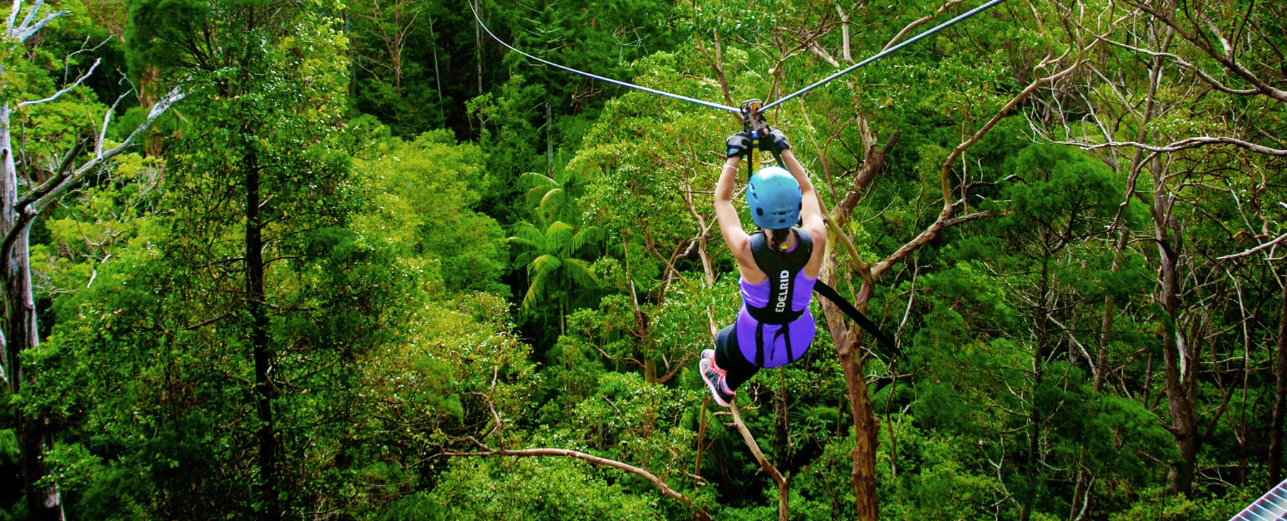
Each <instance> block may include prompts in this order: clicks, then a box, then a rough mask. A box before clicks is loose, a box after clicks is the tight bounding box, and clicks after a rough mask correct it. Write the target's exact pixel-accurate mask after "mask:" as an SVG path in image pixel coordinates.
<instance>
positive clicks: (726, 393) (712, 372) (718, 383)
mask: <svg viewBox="0 0 1287 521" xmlns="http://www.w3.org/2000/svg"><path fill="white" fill-rule="evenodd" d="M697 365H698V367H699V368H701V372H702V381H704V382H706V387H708V388H709V389H710V390H711V396H712V397H714V398H715V403H717V404H719V406H720V407H730V406H732V405H733V400H734V399H736V398H737V393H735V392H733V390H732V389H729V388H728V382H727V381H725V372H724V370H723V369H720V368H719V367H716V365H715V351H713V350H710V349H707V350H705V351H702V360H701V362H699V363H698V364H697Z"/></svg>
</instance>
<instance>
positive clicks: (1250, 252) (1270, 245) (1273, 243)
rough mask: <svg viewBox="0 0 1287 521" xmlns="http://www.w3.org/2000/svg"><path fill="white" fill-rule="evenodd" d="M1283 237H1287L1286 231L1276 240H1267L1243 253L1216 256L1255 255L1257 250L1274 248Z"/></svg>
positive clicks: (1236, 256)
mask: <svg viewBox="0 0 1287 521" xmlns="http://www.w3.org/2000/svg"><path fill="white" fill-rule="evenodd" d="M1283 239H1287V233H1284V234H1282V235H1279V236H1278V238H1276V239H1274V240H1272V241H1269V242H1266V243H1264V244H1261V245H1260V246H1256V247H1255V248H1252V249H1250V250H1247V251H1244V252H1242V253H1234V254H1230V255H1225V256H1224V257H1216V260H1229V259H1237V258H1241V257H1246V256H1248V255H1254V254H1256V253H1257V252H1260V251H1264V250H1265V249H1267V248H1272V247H1273V246H1274V245H1275V244H1278V243H1280V242H1282V240H1283Z"/></svg>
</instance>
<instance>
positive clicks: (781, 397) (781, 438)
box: [773, 367, 791, 474]
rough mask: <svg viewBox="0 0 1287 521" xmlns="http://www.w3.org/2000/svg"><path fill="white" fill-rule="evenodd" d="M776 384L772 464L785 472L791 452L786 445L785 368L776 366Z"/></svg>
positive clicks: (787, 438)
mask: <svg viewBox="0 0 1287 521" xmlns="http://www.w3.org/2000/svg"><path fill="white" fill-rule="evenodd" d="M778 384H779V385H778V390H777V391H776V392H774V393H773V466H774V467H777V468H778V470H779V471H781V472H782V473H783V474H786V472H787V470H788V467H789V466H788V465H787V463H788V460H789V459H790V458H791V452H790V450H789V447H788V440H789V437H788V431H787V404H786V369H785V368H781V367H779V368H778Z"/></svg>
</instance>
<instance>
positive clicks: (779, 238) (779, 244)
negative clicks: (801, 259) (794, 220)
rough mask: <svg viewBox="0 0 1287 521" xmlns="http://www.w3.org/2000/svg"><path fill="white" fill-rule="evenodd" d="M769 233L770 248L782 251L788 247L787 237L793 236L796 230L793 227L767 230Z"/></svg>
mask: <svg viewBox="0 0 1287 521" xmlns="http://www.w3.org/2000/svg"><path fill="white" fill-rule="evenodd" d="M765 231H766V232H768V234H769V249H771V250H773V251H776V252H781V251H782V250H784V249H786V242H787V238H789V237H791V234H792V233H793V232H794V230H792V229H791V228H787V229H785V230H765Z"/></svg>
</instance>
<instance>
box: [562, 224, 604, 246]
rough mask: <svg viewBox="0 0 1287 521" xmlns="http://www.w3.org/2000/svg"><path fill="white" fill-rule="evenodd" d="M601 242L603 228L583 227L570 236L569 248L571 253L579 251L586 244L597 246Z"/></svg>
mask: <svg viewBox="0 0 1287 521" xmlns="http://www.w3.org/2000/svg"><path fill="white" fill-rule="evenodd" d="M600 242H603V228H600V227H598V226H583V227H581V230H580V231H578V232H577V233H576V235H573V236H572V243H571V245H570V246H571V247H572V250H571V251H573V252H577V251H580V250H581V248H582V247H583V246H585V245H587V244H596V245H597V244H598V243H600Z"/></svg>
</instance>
